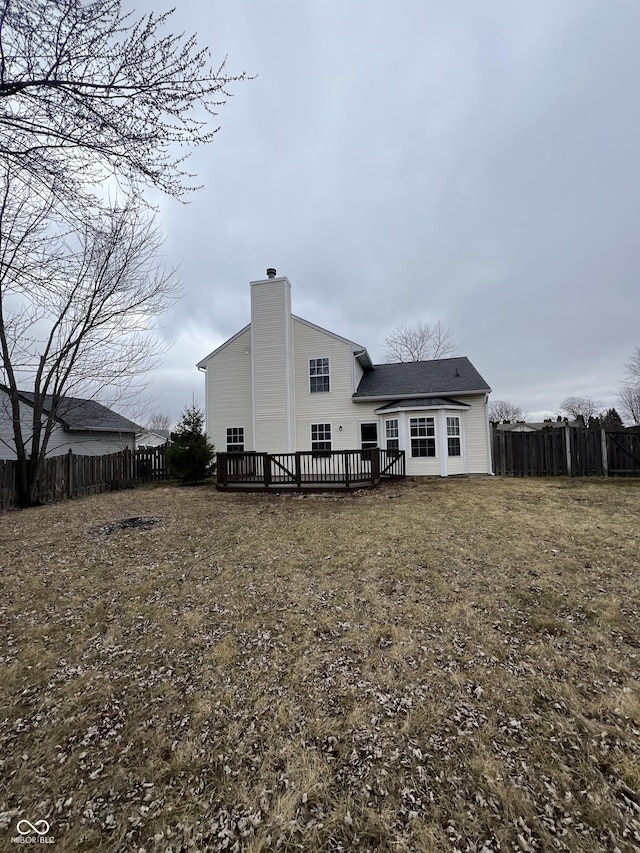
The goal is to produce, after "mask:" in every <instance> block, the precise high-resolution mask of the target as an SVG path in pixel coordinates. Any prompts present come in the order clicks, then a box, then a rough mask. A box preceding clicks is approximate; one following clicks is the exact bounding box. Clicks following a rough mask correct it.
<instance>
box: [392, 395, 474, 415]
mask: <svg viewBox="0 0 640 853" xmlns="http://www.w3.org/2000/svg"><path fill="white" fill-rule="evenodd" d="M443 406H464V408H465V409H470V408H471V406H469V404H468V403H461V402H460V401H459V400H452V399H451V397H411V399H409V400H393V402H391V403H387V404H386V406H380V408H379V409H376V412H385V411H387V410H388V409H428V408H436V407H437V408H439V409H441V408H442V407H443Z"/></svg>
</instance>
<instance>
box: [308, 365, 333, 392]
mask: <svg viewBox="0 0 640 853" xmlns="http://www.w3.org/2000/svg"><path fill="white" fill-rule="evenodd" d="M309 390H310V391H311V393H312V394H317V393H319V392H322V391H329V359H328V358H310V359H309Z"/></svg>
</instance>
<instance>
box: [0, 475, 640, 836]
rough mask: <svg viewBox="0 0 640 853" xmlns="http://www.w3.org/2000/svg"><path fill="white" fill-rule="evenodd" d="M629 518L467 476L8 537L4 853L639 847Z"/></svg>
mask: <svg viewBox="0 0 640 853" xmlns="http://www.w3.org/2000/svg"><path fill="white" fill-rule="evenodd" d="M639 508H640V482H639V481H631V480H628V481H624V480H617V481H614V480H611V481H605V480H575V481H572V480H566V479H558V480H526V481H525V480H508V479H503V480H500V479H494V480H491V479H468V480H461V479H460V480H448V481H441V480H430V481H424V482H420V483H416V482H412V481H407V482H404V483H395V484H388V485H386V486H385V487H384V488H381V489H379V490H376V491H374V492H358V493H355V494H351V495H330V496H320V495H316V496H309V497H305V496H302V495H284V496H277V495H268V496H265V495H238V494H221V493H217V492H216V491H215V490H214V489H213V488H212V487H200V488H195V489H189V488H180V487H177V486H176V487H173V486H171V487H168V486H158V487H149V488H144V489H139V490H136V491H125V492H120V493H113V494H108V495H102V496H96V497H90V498H85V499H82V500H77V501H74V502H69V503H65V504H59V505H56V506H49V507H42V508H38V509H33V510H29V511H25V512H10V513H6V514H4V515H2V516H0V549H1V550H0V564H1V567H2V598H1V602H0V631H1V636H2V647H1V649H0V652H1V653H2V658H1V660H2V681H1V684H2V687H1V691H0V695H1V707H0V769H1V773H0V786H1V787H0V848H1V849H2V850H16V849H20V847H19V846H18V845H16V844H13V843H12V842H11V839H12V838H14V837H17V834H18V833H17V831H16V827H17V823H18V821H20V820H22V819H25V820H29V821H30V822H31V823H36V821H41V820H46V821H47V822H48V823H49V824H50V831H49V836H52V837H54V838H55V841H54V843H53V844H52V846H51V847H49V848H48V849H54V850H55V851H57V853H62V851H92V853H93V851H137V852H138V853H142V851H145V853H169V851H171V853H179V851H218V850H229V851H243V853H244V851H246V852H247V853H258V851H271V850H279V851H294V850H303V851H367V850H368V851H394V853H402V851H433V853H436V851H438V852H439V851H445V852H446V851H477V853H481V851H482V853H491V851H514V850H515V851H523V853H527V851H554V850H564V851H574V853H578V851H579V853H587V852H588V851H611V853H614V851H620V853H629V851H638V850H640V797H639V795H638V792H639V790H640V694H639V678H640V628H639V626H640V581H639V577H640V575H639V564H640V524H639V520H638V510H639ZM140 516H145V517H149V518H150V519H151V520H150V522H149V525H148V526H127V525H124V526H123V525H121V524H118V523H117V522H121V521H122V520H123V519H129V518H132V517H140ZM154 520H155V523H153V522H154ZM22 826H23V827H24V824H23V825H22Z"/></svg>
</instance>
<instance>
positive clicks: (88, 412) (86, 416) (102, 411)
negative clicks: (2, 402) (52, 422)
mask: <svg viewBox="0 0 640 853" xmlns="http://www.w3.org/2000/svg"><path fill="white" fill-rule="evenodd" d="M0 387H2V390H3V391H6V390H7V389H6V388H5V387H4V386H0ZM18 394H19V395H20V398H21V399H22V400H23V401H24V402H25V403H27V404H28V405H30V406H33V398H34V394H33V392H32V391H19V392H18ZM51 404H52V397H51V396H50V395H47V396H46V397H45V399H44V407H43V408H44V411H45V413H46V414H48V413H49V412H50V410H51ZM56 419H57V420H58V421H60V422H61V423H62V425H63V427H64V428H65V429H68V430H73V431H77V432H139V430H140V429H141V427H139V426H138V425H137V424H135V423H134V422H133V421H130V420H129V419H128V418H125V417H124V416H123V415H119V414H118V413H117V412H114V411H112V410H111V409H108V408H107V407H106V406H103V405H102V403H98V402H96V400H85V399H83V398H81V397H62V398H61V399H60V402H59V404H58V409H57V411H56Z"/></svg>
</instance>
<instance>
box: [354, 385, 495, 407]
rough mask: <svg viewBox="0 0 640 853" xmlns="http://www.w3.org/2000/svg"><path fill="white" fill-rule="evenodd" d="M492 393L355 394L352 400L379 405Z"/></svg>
mask: <svg viewBox="0 0 640 853" xmlns="http://www.w3.org/2000/svg"><path fill="white" fill-rule="evenodd" d="M490 391H491V389H490V388H479V389H477V390H473V391H421V392H420V393H415V394H381V395H378V396H373V397H370V396H366V397H364V396H362V397H359V396H356V395H355V394H353V395H352V397H351V399H352V400H353V402H354V403H378V402H380V401H381V400H387V402H389V403H391V402H393V400H420V399H422V398H423V397H462V396H465V397H466V396H471V395H472V394H473V395H476V394H488V393H489V392H490Z"/></svg>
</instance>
